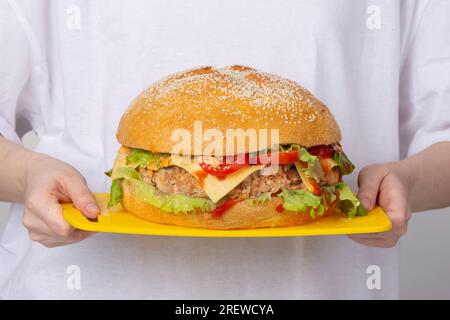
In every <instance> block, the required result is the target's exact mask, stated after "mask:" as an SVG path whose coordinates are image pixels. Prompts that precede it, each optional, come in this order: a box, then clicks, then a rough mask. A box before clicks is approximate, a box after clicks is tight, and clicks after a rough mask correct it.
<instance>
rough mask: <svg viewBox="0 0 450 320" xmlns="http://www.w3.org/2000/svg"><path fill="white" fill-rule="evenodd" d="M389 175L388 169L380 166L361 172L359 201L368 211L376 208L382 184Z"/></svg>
mask: <svg viewBox="0 0 450 320" xmlns="http://www.w3.org/2000/svg"><path fill="white" fill-rule="evenodd" d="M387 174H388V171H387V170H386V168H384V167H383V166H380V165H370V166H367V167H364V168H363V169H362V170H361V171H360V173H359V175H358V186H359V191H358V199H359V200H360V201H361V203H362V205H363V207H364V208H365V209H366V210H372V209H373V207H374V206H375V203H376V201H377V196H378V191H379V190H380V185H381V182H382V181H383V179H384V177H385V176H386V175H387Z"/></svg>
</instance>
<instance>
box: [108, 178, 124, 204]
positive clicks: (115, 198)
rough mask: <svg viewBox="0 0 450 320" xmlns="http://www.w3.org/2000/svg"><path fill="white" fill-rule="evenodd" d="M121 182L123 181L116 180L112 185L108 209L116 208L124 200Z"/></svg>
mask: <svg viewBox="0 0 450 320" xmlns="http://www.w3.org/2000/svg"><path fill="white" fill-rule="evenodd" d="M120 180H121V179H114V180H113V181H112V183H111V190H110V192H109V200H108V208H111V207H114V206H115V205H116V204H118V203H119V202H120V201H121V200H122V188H121V187H120Z"/></svg>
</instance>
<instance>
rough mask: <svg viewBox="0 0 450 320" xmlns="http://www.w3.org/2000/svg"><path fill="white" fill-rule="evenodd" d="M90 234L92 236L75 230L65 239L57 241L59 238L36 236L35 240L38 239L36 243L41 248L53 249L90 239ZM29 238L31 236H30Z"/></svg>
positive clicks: (89, 233)
mask: <svg viewBox="0 0 450 320" xmlns="http://www.w3.org/2000/svg"><path fill="white" fill-rule="evenodd" d="M92 234H93V232H88V231H84V230H78V229H76V230H75V231H74V232H73V233H72V234H71V235H70V236H69V237H67V238H65V239H59V238H55V237H51V236H44V237H42V235H38V236H37V239H39V240H38V241H37V242H39V243H40V244H42V245H43V246H45V247H47V248H54V247H59V246H65V245H69V244H74V243H77V242H80V241H82V240H84V239H86V238H88V237H90V236H91V235H92ZM30 236H31V234H30ZM35 241H36V240H35Z"/></svg>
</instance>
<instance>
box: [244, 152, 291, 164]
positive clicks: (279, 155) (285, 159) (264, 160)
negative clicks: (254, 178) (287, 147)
mask: <svg viewBox="0 0 450 320" xmlns="http://www.w3.org/2000/svg"><path fill="white" fill-rule="evenodd" d="M255 157H256V159H255ZM246 159H248V163H251V164H271V163H272V159H278V164H290V163H295V162H296V161H297V160H298V151H297V150H292V151H282V152H272V153H271V152H268V153H267V154H266V155H260V154H258V155H257V156H254V157H250V156H248V157H246ZM273 162H274V163H276V162H277V161H273Z"/></svg>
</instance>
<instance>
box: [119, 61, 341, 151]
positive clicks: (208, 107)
mask: <svg viewBox="0 0 450 320" xmlns="http://www.w3.org/2000/svg"><path fill="white" fill-rule="evenodd" d="M194 121H201V122H202V129H203V132H205V131H206V130H208V129H218V130H220V131H221V132H222V133H223V134H224V137H223V144H222V145H223V149H222V153H223V154H225V153H226V154H236V153H238V150H237V149H236V148H234V149H233V150H230V149H228V150H226V148H225V146H226V144H227V137H226V135H225V133H226V129H243V130H244V131H245V130H247V129H255V130H260V129H270V130H273V129H278V130H279V143H280V144H291V143H297V144H300V145H303V146H305V147H310V146H314V145H320V144H325V145H328V144H332V143H336V142H339V141H340V139H341V134H340V131H339V127H338V125H337V123H336V121H335V119H334V117H333V115H332V114H331V113H330V111H329V110H328V108H327V107H326V106H325V105H324V104H323V103H322V102H321V101H319V100H318V99H317V98H315V97H314V96H313V95H312V94H311V93H310V92H309V91H307V90H306V89H305V88H303V87H302V86H300V85H299V84H297V83H296V82H294V81H291V80H287V79H283V78H281V77H279V76H276V75H273V74H269V73H265V72H261V71H258V70H255V69H253V68H249V67H244V66H230V67H225V68H221V69H216V68H213V67H201V68H196V69H192V70H188V71H184V72H180V73H177V74H174V75H171V76H169V77H167V78H165V79H162V80H160V81H159V82H157V83H155V84H153V85H151V86H150V87H149V88H148V89H147V90H145V91H144V92H142V93H141V94H140V95H139V96H138V97H137V98H136V99H135V100H134V101H133V102H132V104H131V105H130V106H129V107H128V109H127V110H126V111H125V113H124V115H123V116H122V119H121V120H120V124H119V129H118V132H117V139H118V141H119V142H120V143H121V144H122V145H125V146H127V147H133V148H141V149H145V150H149V151H152V152H159V153H172V151H173V150H174V149H173V148H174V147H175V146H176V145H177V144H178V143H179V141H178V140H175V141H174V140H172V139H171V136H172V133H173V132H174V131H175V130H176V129H186V130H188V132H189V133H190V134H191V136H192V137H194ZM268 136H269V138H268V145H269V146H270V143H271V141H270V131H269V132H268ZM191 140H192V141H191V152H190V154H194V155H200V154H202V150H204V148H205V147H206V146H207V145H208V144H210V142H203V141H200V142H199V143H200V145H201V148H197V149H195V148H194V143H195V141H193V139H191ZM228 142H230V141H228ZM261 142H262V141H261ZM259 145H260V143H259V141H258V144H257V145H256V147H255V146H252V145H250V144H249V143H246V145H245V150H244V151H245V152H254V151H258V150H259V149H266V148H262V147H261V148H260V147H258V146H259ZM266 145H267V144H266ZM199 150H200V151H199ZM240 151H242V150H240Z"/></svg>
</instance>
